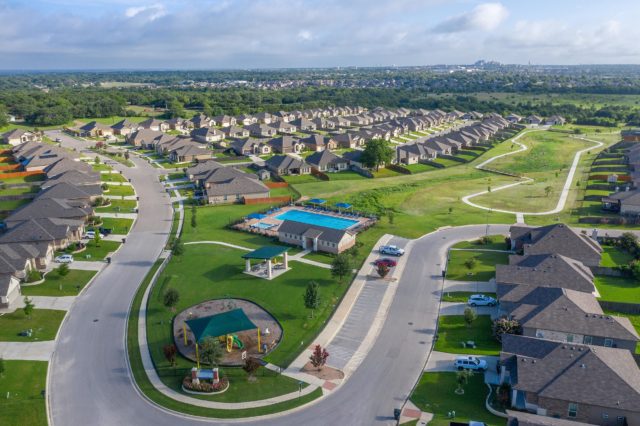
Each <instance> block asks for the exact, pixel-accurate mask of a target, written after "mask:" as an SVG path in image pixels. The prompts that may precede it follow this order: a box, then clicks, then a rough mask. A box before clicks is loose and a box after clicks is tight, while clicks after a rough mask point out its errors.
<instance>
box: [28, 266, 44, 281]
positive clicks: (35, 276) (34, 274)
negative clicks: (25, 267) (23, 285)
mask: <svg viewBox="0 0 640 426" xmlns="http://www.w3.org/2000/svg"><path fill="white" fill-rule="evenodd" d="M41 279H42V274H41V273H40V271H38V270H37V269H30V270H29V272H27V279H26V281H27V282H28V283H33V282H36V281H40V280H41Z"/></svg>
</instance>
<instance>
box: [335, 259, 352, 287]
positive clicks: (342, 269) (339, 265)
mask: <svg viewBox="0 0 640 426" xmlns="http://www.w3.org/2000/svg"><path fill="white" fill-rule="evenodd" d="M350 273H351V259H349V256H347V255H345V254H343V253H341V254H339V255H337V256H336V257H335V258H334V259H333V262H331V275H333V276H334V277H337V278H338V281H339V282H341V283H342V280H343V278H344V277H346V276H347V275H349V274H350Z"/></svg>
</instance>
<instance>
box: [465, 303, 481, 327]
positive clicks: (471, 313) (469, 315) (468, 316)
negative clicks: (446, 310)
mask: <svg viewBox="0 0 640 426" xmlns="http://www.w3.org/2000/svg"><path fill="white" fill-rule="evenodd" d="M477 318H478V314H477V312H476V310H475V309H472V308H469V307H466V308H464V322H465V323H466V324H467V326H468V327H471V324H473V322H474V321H475V320H476V319H477Z"/></svg>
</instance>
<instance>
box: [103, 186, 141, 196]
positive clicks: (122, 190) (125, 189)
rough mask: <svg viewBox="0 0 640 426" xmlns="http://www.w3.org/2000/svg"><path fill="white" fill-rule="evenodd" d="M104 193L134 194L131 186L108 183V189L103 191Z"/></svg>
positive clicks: (114, 194)
mask: <svg viewBox="0 0 640 426" xmlns="http://www.w3.org/2000/svg"><path fill="white" fill-rule="evenodd" d="M104 194H105V195H109V196H118V197H121V196H125V197H126V196H130V195H136V193H135V191H134V190H133V187H132V186H130V185H109V190H108V191H105V193H104Z"/></svg>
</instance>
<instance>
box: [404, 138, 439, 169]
mask: <svg viewBox="0 0 640 426" xmlns="http://www.w3.org/2000/svg"><path fill="white" fill-rule="evenodd" d="M437 156H438V152H437V151H436V150H435V149H433V148H431V147H429V146H428V145H426V144H424V143H409V144H404V145H400V146H398V147H397V148H396V157H397V162H398V164H407V165H409V164H417V163H419V162H420V161H429V160H434V159H435V158H437Z"/></svg>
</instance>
